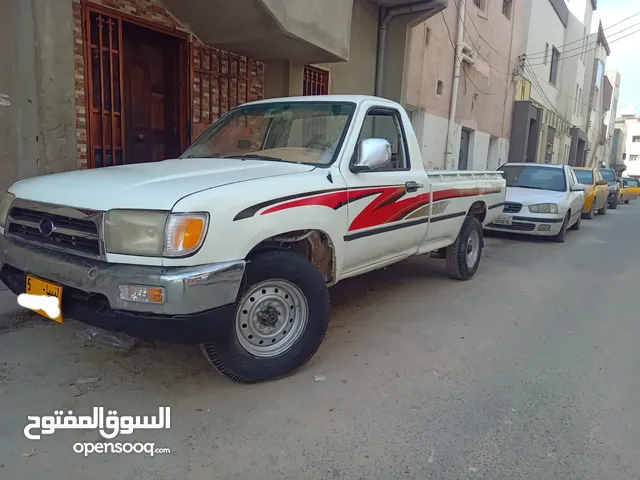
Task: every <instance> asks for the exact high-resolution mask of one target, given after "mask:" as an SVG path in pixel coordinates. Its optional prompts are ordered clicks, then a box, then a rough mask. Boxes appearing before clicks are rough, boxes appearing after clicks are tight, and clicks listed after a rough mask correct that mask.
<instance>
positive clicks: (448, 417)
mask: <svg viewBox="0 0 640 480" xmlns="http://www.w3.org/2000/svg"><path fill="white" fill-rule="evenodd" d="M639 241H640V205H634V204H632V205H622V206H620V208H619V209H618V210H616V211H611V210H610V211H609V212H608V213H607V215H606V216H605V217H596V218H595V219H594V220H592V221H583V222H582V230H581V231H579V232H569V234H568V237H567V242H566V243H565V244H554V243H549V242H547V241H537V240H527V239H515V238H512V237H503V236H500V237H492V238H489V239H487V247H486V250H485V255H484V258H483V261H482V264H481V266H480V269H479V271H478V274H477V275H476V277H475V278H474V279H473V280H471V281H469V282H466V283H460V282H456V281H452V280H449V279H448V278H447V277H446V275H445V270H444V265H443V263H442V262H439V261H435V260H426V259H424V258H416V259H412V260H410V261H407V262H404V263H402V264H400V265H397V266H394V267H392V268H389V269H388V270H387V271H381V272H376V273H373V274H370V275H366V276H364V277H361V278H358V279H354V280H350V281H345V282H344V283H343V284H340V285H338V286H337V287H336V288H335V289H334V290H333V292H332V299H333V303H334V312H333V319H332V323H331V327H330V330H329V333H328V336H327V340H326V343H325V344H324V345H323V347H321V349H320V351H319V352H318V354H317V355H316V357H315V358H314V359H313V360H312V362H311V363H310V364H309V365H308V366H307V367H306V368H305V369H303V370H302V371H300V372H299V373H297V374H296V375H295V376H293V377H290V378H287V379H284V380H281V381H278V382H274V383H269V384H264V385H254V386H243V385H237V384H234V383H231V382H230V381H228V380H226V379H225V378H223V377H222V376H220V375H218V374H216V373H215V372H213V371H212V370H211V368H210V367H209V365H208V364H207V362H206V361H205V360H204V358H202V357H201V356H200V354H199V351H198V350H197V348H193V347H170V346H166V345H157V346H152V345H141V346H138V347H136V349H134V350H132V351H124V352H123V351H119V350H115V349H112V348H108V347H105V346H101V345H97V344H95V343H86V342H83V341H82V340H80V339H78V338H77V337H76V336H74V334H73V332H74V331H75V330H77V329H79V328H80V326H79V325H78V324H74V323H73V322H67V323H65V324H63V325H57V324H53V323H51V322H43V321H40V320H37V321H27V322H17V323H14V325H13V326H12V328H11V329H10V330H9V331H5V332H4V333H2V334H0V406H1V408H0V478H2V479H3V480H14V479H16V480H17V479H26V478H33V479H36V478H47V479H50V480H69V479H72V480H75V479H78V480H94V479H95V480H104V479H105V478H109V479H134V478H135V479H145V480H146V479H163V480H171V479H180V480H201V479H202V480H204V479H207V480H210V479H218V478H219V479H270V480H276V479H309V480H314V479H349V480H350V479H366V480H374V479H385V480H386V479H403V480H409V479H443V480H454V479H474V478H477V479H505V480H518V479H527V480H531V479H540V480H552V479H558V480H571V479H576V480H590V479H593V480H609V479H611V480H614V479H615V480H619V479H620V480H627V479H634V480H637V479H640V369H639V367H640V348H639V347H638V343H639V342H640V315H639V312H640V307H639V302H640V301H639V297H640V292H638V284H639V282H638V279H639V278H640V260H638V257H636V255H637V245H638V243H639ZM317 375H320V376H322V377H324V378H325V379H324V380H322V381H315V380H314V376H317ZM80 377H100V380H99V381H97V382H93V383H90V384H85V385H81V387H82V388H81V391H80V392H78V391H77V390H75V389H73V388H72V387H71V388H70V387H69V384H71V383H73V382H75V381H77V379H78V378H80ZM94 387H95V388H94ZM78 393H82V394H81V395H79V396H74V395H77V394H78ZM95 405H103V406H105V407H106V408H109V409H117V410H118V411H119V412H120V413H121V414H137V415H145V414H146V415H151V414H154V413H155V412H157V408H158V406H160V405H168V406H171V407H172V425H171V429H170V430H162V431H153V430H147V431H139V432H136V433H134V434H133V435H131V436H130V438H129V437H127V438H125V437H124V436H120V437H118V439H117V440H118V441H140V442H155V446H156V447H168V448H170V449H171V453H170V454H164V455H156V456H154V457H153V458H149V457H147V456H145V455H119V456H118V455H112V454H103V455H100V454H93V455H90V456H88V457H86V458H85V457H83V456H82V455H79V454H76V453H73V452H72V445H73V444H74V443H75V442H95V441H100V440H101V439H100V437H99V435H98V434H97V433H96V432H95V431H86V432H83V431H73V430H67V431H61V432H56V433H55V434H53V435H49V436H44V437H43V438H42V439H41V440H39V441H30V440H27V439H26V438H25V437H24V436H23V433H22V431H23V428H24V426H25V425H26V423H27V422H26V416H27V415H38V414H39V415H47V414H48V415H50V414H51V412H52V411H53V410H56V409H60V408H62V409H64V410H68V409H72V410H73V411H74V412H78V413H82V414H86V413H89V412H90V410H91V407H93V406H95Z"/></svg>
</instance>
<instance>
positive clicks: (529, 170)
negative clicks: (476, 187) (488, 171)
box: [498, 165, 567, 192]
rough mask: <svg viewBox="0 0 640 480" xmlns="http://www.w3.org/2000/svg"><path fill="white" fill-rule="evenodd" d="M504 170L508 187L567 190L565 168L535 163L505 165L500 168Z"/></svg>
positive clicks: (555, 190)
mask: <svg viewBox="0 0 640 480" xmlns="http://www.w3.org/2000/svg"><path fill="white" fill-rule="evenodd" d="M498 171H501V172H504V178H505V179H506V181H507V187H520V188H532V189H535V190H553V191H554V192H565V191H566V190H567V186H566V181H565V178H564V169H563V168H555V167H543V166H535V165H531V166H529V165H504V166H502V167H500V168H499V169H498Z"/></svg>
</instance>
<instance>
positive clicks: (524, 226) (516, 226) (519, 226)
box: [489, 222, 536, 232]
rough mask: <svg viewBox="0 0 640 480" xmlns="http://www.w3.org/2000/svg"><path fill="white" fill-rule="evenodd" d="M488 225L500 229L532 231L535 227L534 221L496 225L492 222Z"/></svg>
mask: <svg viewBox="0 0 640 480" xmlns="http://www.w3.org/2000/svg"><path fill="white" fill-rule="evenodd" d="M489 226H490V227H494V228H499V229H501V230H514V231H520V232H532V231H533V230H534V229H535V228H536V225H535V223H526V222H513V223H512V224H511V225H496V224H495V223H492V224H491V225H489Z"/></svg>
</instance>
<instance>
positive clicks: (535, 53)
mask: <svg viewBox="0 0 640 480" xmlns="http://www.w3.org/2000/svg"><path fill="white" fill-rule="evenodd" d="M638 15H640V12H638V13H634V14H633V15H630V16H628V17H625V18H624V19H622V20H620V21H619V22H617V23H614V24H613V25H609V26H608V27H606V28H603V29H602V30H603V31H607V30H609V29H611V28H613V27H615V26H618V25H620V24H621V23H624V22H626V21H627V20H630V19H632V18H634V17H637V16H638ZM621 31H623V30H621ZM612 35H615V33H613V34H612ZM582 41H584V38H581V39H578V40H574V41H572V42H568V43H565V44H564V45H559V46H558V47H556V48H558V49H560V48H563V47H566V46H568V45H573V44H574V43H578V42H582ZM544 53H545V52H534V53H532V54H531V55H532V56H537V55H541V54H544Z"/></svg>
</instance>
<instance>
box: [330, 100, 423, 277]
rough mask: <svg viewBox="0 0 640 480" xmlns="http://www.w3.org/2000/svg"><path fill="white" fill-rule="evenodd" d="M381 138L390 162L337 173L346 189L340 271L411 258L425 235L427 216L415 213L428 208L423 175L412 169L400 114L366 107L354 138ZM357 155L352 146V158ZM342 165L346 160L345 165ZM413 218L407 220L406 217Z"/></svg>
mask: <svg viewBox="0 0 640 480" xmlns="http://www.w3.org/2000/svg"><path fill="white" fill-rule="evenodd" d="M369 138H382V139H385V140H387V141H388V142H389V144H390V145H391V160H390V161H389V162H388V163H387V164H385V165H383V166H381V167H379V168H376V169H373V170H365V171H361V172H358V173H354V172H353V171H352V170H351V168H350V166H349V165H345V166H343V170H342V174H343V176H344V179H345V181H346V183H347V188H348V200H347V202H348V205H347V207H348V232H347V235H345V241H346V245H347V255H346V258H345V264H344V266H343V268H344V272H345V273H346V274H348V273H349V272H356V271H357V272H362V271H366V270H371V269H374V268H378V267H379V266H382V265H384V264H388V263H392V262H394V261H397V260H399V259H401V258H405V257H408V256H409V255H412V254H415V253H416V251H417V248H418V245H419V243H420V242H421V241H422V239H423V238H424V236H425V235H426V233H427V226H428V215H424V216H422V217H417V216H416V215H417V213H416V212H417V210H418V209H419V208H420V207H422V206H423V205H428V199H427V198H426V197H427V196H426V195H424V193H425V190H424V189H425V184H426V183H427V174H426V172H425V170H424V168H423V166H422V162H421V159H420V158H418V159H416V161H417V162H420V164H419V165H416V166H412V165H411V161H410V158H409V149H408V145H407V141H406V137H405V134H404V130H403V128H402V116H401V113H400V112H399V111H398V110H395V109H393V108H389V107H378V106H376V107H372V108H370V109H369V110H368V111H367V113H366V116H365V118H364V121H363V123H362V128H361V131H360V134H359V137H358V145H359V144H360V142H362V141H363V140H366V139H369ZM356 155H358V147H356V152H355V153H354V158H353V159H352V162H351V163H353V160H355V156H356ZM345 163H347V162H345ZM412 215H413V216H412Z"/></svg>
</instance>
